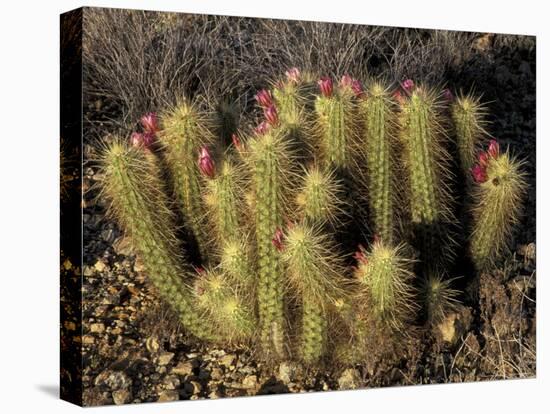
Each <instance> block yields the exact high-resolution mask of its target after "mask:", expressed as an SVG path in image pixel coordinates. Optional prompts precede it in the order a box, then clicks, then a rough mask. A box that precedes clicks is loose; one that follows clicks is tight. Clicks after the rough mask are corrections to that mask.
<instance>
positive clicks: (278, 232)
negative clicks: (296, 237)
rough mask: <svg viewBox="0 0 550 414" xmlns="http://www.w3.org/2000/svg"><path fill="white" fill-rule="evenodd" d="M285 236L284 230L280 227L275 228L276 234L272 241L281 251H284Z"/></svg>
mask: <svg viewBox="0 0 550 414" xmlns="http://www.w3.org/2000/svg"><path fill="white" fill-rule="evenodd" d="M283 236H284V234H283V231H282V230H281V229H280V228H278V229H277V230H275V234H274V235H273V238H272V239H271V243H273V246H275V248H276V249H277V250H278V251H280V252H281V251H283Z"/></svg>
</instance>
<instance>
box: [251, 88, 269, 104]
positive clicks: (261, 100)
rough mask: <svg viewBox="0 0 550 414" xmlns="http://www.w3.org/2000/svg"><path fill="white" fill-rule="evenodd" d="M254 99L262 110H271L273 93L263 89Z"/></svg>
mask: <svg viewBox="0 0 550 414" xmlns="http://www.w3.org/2000/svg"><path fill="white" fill-rule="evenodd" d="M254 98H256V102H258V105H260V106H261V107H262V108H269V107H270V106H271V105H273V98H272V97H271V92H270V91H268V90H265V89H262V90H260V91H258V93H257V94H256V95H255V96H254Z"/></svg>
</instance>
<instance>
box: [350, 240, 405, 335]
mask: <svg viewBox="0 0 550 414" xmlns="http://www.w3.org/2000/svg"><path fill="white" fill-rule="evenodd" d="M356 257H357V259H358V263H357V271H356V273H355V276H356V277H357V279H358V281H359V283H360V285H361V286H362V289H361V293H360V297H361V299H362V300H363V301H365V302H367V309H370V311H371V312H372V314H373V315H374V316H375V318H376V320H377V321H378V322H380V323H383V324H384V325H385V326H388V327H391V328H393V329H401V328H402V327H403V324H404V323H405V322H406V321H407V320H408V318H410V316H411V314H412V312H413V311H414V310H415V304H414V301H413V299H414V294H415V291H414V288H413V287H412V279H413V277H414V275H413V273H412V265H413V261H412V260H410V259H409V258H408V257H407V255H406V254H405V250H404V246H403V245H399V246H397V247H392V246H390V245H388V244H386V243H385V242H383V241H381V240H378V241H375V242H374V243H373V244H372V246H371V248H370V249H369V250H368V251H366V250H364V249H361V250H359V252H357V253H356Z"/></svg>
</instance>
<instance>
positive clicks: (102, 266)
mask: <svg viewBox="0 0 550 414" xmlns="http://www.w3.org/2000/svg"><path fill="white" fill-rule="evenodd" d="M106 267H107V266H105V263H103V261H101V260H98V261H97V262H95V265H94V269H95V270H97V271H98V272H103V271H104V270H105V268H106Z"/></svg>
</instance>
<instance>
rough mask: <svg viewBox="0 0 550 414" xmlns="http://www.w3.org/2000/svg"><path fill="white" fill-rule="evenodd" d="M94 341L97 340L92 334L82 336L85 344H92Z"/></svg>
mask: <svg viewBox="0 0 550 414" xmlns="http://www.w3.org/2000/svg"><path fill="white" fill-rule="evenodd" d="M94 342H95V338H94V337H93V336H91V335H84V336H83V337H82V343H83V344H84V345H91V344H93V343H94Z"/></svg>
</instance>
